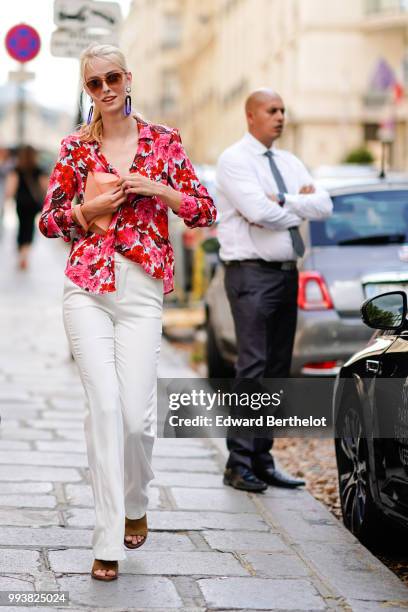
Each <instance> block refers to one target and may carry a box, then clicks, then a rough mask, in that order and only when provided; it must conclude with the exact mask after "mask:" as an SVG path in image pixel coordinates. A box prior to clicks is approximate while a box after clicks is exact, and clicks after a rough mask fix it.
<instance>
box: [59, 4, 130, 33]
mask: <svg viewBox="0 0 408 612" xmlns="http://www.w3.org/2000/svg"><path fill="white" fill-rule="evenodd" d="M121 21H122V13H121V10H120V5H119V3H118V2H93V1H91V0H55V3H54V23H55V25H57V26H58V27H60V28H64V29H69V30H81V29H85V28H102V29H104V30H117V29H118V27H119V25H120V23H121Z"/></svg>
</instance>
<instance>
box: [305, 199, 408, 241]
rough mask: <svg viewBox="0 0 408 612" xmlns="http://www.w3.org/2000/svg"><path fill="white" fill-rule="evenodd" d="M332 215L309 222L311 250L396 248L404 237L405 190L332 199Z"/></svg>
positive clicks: (407, 218)
mask: <svg viewBox="0 0 408 612" xmlns="http://www.w3.org/2000/svg"><path fill="white" fill-rule="evenodd" d="M332 200H333V214H332V216H331V217H329V218H328V219H325V220H324V221H311V222H310V236H311V241H312V245H313V246H352V245H370V244H372V245H375V244H399V243H403V242H406V241H407V237H408V190H395V191H383V190H381V191H371V192H365V193H364V192H362V193H352V194H347V195H339V196H334V197H332Z"/></svg>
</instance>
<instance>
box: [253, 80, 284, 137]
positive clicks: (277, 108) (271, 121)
mask: <svg viewBox="0 0 408 612" xmlns="http://www.w3.org/2000/svg"><path fill="white" fill-rule="evenodd" d="M284 113H285V107H284V104H283V100H282V98H281V96H280V95H279V94H278V93H277V92H276V91H274V90H273V89H269V88H267V87H262V88H260V89H256V90H255V91H253V92H252V93H251V94H249V96H248V98H247V99H246V101H245V114H246V119H247V123H248V131H249V132H250V133H251V134H252V135H253V136H255V138H257V139H258V140H259V141H260V142H262V143H263V144H264V145H265V146H266V147H267V148H269V147H270V146H271V145H272V142H273V141H274V140H275V139H276V138H279V136H280V135H281V133H282V129H283V125H284Z"/></svg>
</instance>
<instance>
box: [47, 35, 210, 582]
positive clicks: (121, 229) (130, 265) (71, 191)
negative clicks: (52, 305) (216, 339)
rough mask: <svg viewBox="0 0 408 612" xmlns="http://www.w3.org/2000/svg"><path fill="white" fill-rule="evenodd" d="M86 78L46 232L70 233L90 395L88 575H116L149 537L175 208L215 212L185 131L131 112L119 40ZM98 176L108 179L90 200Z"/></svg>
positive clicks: (195, 220)
mask: <svg viewBox="0 0 408 612" xmlns="http://www.w3.org/2000/svg"><path fill="white" fill-rule="evenodd" d="M81 78H82V85H83V87H84V89H85V91H86V92H87V93H88V94H89V95H90V97H91V99H92V106H91V111H90V114H89V117H88V124H87V125H84V126H82V127H81V129H80V130H79V132H76V133H74V134H71V135H69V136H68V137H66V138H64V139H63V141H62V147H61V151H60V155H59V159H58V162H57V164H56V166H55V168H54V170H53V172H52V175H51V177H50V182H49V188H48V192H47V196H46V199H45V203H44V208H43V212H42V215H41V219H40V230H41V232H42V233H43V234H44V235H45V236H47V237H48V238H56V237H62V238H63V239H64V240H65V241H66V242H70V241H72V245H71V252H70V256H69V259H68V263H67V267H66V270H65V274H66V277H65V283H64V296H63V315H64V325H65V330H66V333H67V336H68V339H69V342H70V346H71V350H72V353H73V355H74V358H75V360H76V362H77V364H78V367H79V372H80V376H81V380H82V383H83V385H84V389H85V393H86V396H87V400H88V402H87V406H86V414H85V423H84V429H85V437H86V443H87V452H88V462H89V469H90V475H91V484H92V490H93V495H94V502H95V516H96V518H95V529H94V533H93V538H92V546H93V552H94V555H95V561H94V564H93V567H92V572H91V575H92V577H93V578H96V579H99V580H113V579H115V578H117V575H118V560H121V559H124V558H125V554H124V549H123V544H124V545H125V546H126V547H127V548H138V547H139V546H141V545H142V544H143V543H144V542H145V541H146V537H147V517H146V509H147V505H148V496H147V486H148V483H149V481H150V480H151V479H152V478H153V476H154V474H153V471H152V469H151V459H152V449H153V442H154V436H155V412H156V405H157V396H156V385H157V365H158V360H159V353H160V341H161V331H162V305H163V293H169V292H170V291H172V290H173V273H174V258H173V249H172V245H171V243H170V240H169V235H168V209H169V208H170V209H171V210H172V212H173V213H175V214H177V215H178V216H179V217H181V218H182V219H183V220H184V223H185V224H186V225H187V226H188V227H198V226H206V225H211V224H212V223H213V222H214V220H215V217H216V211H215V207H214V204H213V202H212V200H211V198H210V196H209V195H208V192H207V190H206V189H205V188H204V187H203V186H202V185H201V184H200V182H199V181H198V179H197V177H196V175H195V172H194V169H193V167H192V165H191V162H190V161H189V159H188V157H187V155H186V152H185V150H184V148H183V146H182V144H181V139H180V136H179V133H178V131H177V129H174V128H169V127H166V126H163V125H156V124H153V123H149V122H147V121H145V120H143V119H141V118H140V117H139V116H137V115H135V114H134V113H133V112H132V109H131V97H130V92H131V84H132V74H131V73H130V72H129V71H128V69H127V66H126V61H125V58H124V56H123V54H122V52H121V51H120V50H119V49H118V48H116V47H113V46H111V45H93V46H91V47H89V48H88V49H87V50H85V51H84V52H83V54H82V56H81ZM146 86H148V84H146ZM109 179H112V180H111V181H110V182H109ZM90 180H92V183H93V184H94V185H95V184H99V185H100V186H101V187H103V185H105V187H106V185H107V189H105V191H103V192H102V193H101V194H100V195H96V196H95V195H94V196H92V197H90V198H88V196H86V193H87V186H88V182H89V181H90ZM98 181H99V182H98ZM75 195H77V196H78V198H79V204H75V205H74V206H73V207H71V202H72V200H73V198H74V196H75ZM106 217H108V222H107V223H106Z"/></svg>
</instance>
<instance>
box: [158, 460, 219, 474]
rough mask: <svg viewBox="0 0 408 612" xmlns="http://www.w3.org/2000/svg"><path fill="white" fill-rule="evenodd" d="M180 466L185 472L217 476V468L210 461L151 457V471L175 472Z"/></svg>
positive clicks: (214, 463)
mask: <svg viewBox="0 0 408 612" xmlns="http://www.w3.org/2000/svg"><path fill="white" fill-rule="evenodd" d="M180 464H182V466H183V471H185V472H207V473H212V474H218V472H219V467H218V465H217V463H216V462H215V461H212V460H211V459H188V461H180V458H179V457H153V469H154V470H160V471H163V472H175V471H177V470H179V469H180Z"/></svg>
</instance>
